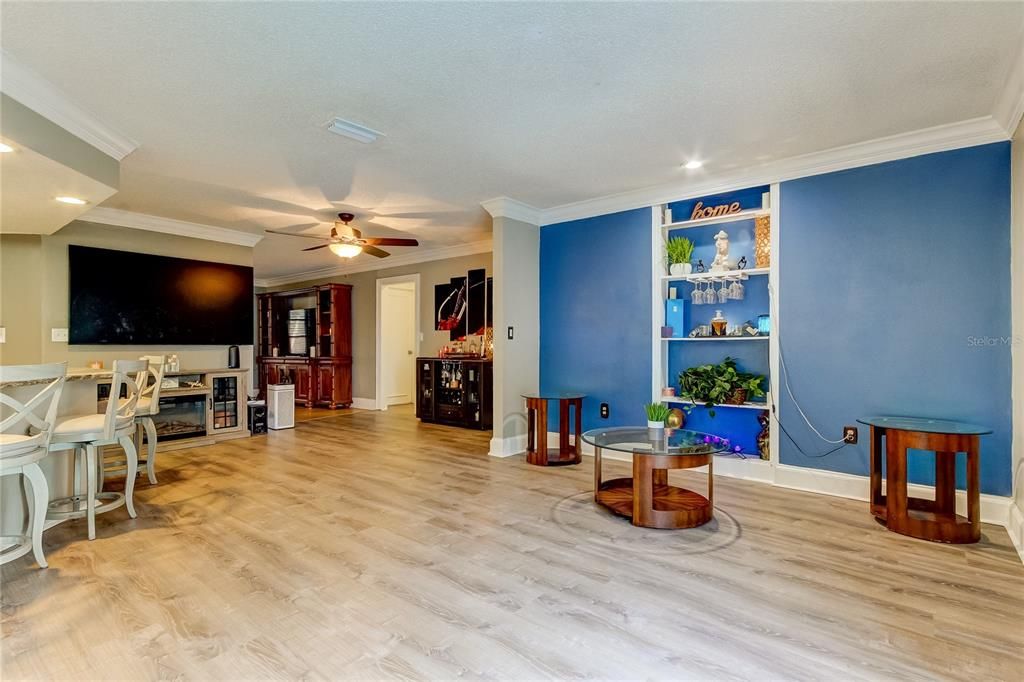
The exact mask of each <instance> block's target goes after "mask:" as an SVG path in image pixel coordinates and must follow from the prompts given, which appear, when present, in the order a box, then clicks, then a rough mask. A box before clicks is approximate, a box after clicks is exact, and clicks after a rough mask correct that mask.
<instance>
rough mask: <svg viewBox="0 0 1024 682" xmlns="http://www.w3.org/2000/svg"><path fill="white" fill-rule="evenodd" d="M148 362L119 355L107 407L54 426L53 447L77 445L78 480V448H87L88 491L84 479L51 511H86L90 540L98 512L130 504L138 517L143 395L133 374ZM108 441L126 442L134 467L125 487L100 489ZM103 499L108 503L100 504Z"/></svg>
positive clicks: (65, 515) (62, 515)
mask: <svg viewBox="0 0 1024 682" xmlns="http://www.w3.org/2000/svg"><path fill="white" fill-rule="evenodd" d="M148 365H149V363H148V361H146V360H115V361H114V371H113V377H112V378H111V382H110V398H109V400H108V401H107V409H106V412H104V413H102V414H87V415H79V416H74V417H65V418H63V419H59V420H58V421H57V425H56V427H55V428H54V430H53V436H52V438H51V440H50V451H51V452H55V451H58V450H74V451H75V459H76V474H75V478H76V480H78V479H79V477H80V473H79V472H80V471H81V470H80V469H79V468H78V466H77V464H78V462H77V460H78V453H79V451H80V450H81V449H82V448H84V449H85V474H86V482H85V490H84V491H82V490H81V486H80V485H79V486H77V487H76V492H77V494H75V495H72V496H70V497H64V498H61V499H58V500H54V501H53V502H51V503H50V507H49V513H48V514H47V517H48V518H51V519H80V518H82V517H83V516H84V517H85V518H86V519H87V520H88V529H89V539H90V540H95V539H96V515H97V514H103V513H105V512H108V511H112V510H114V509H117V508H118V507H121V506H125V507H127V508H128V516H130V517H132V518H133V519H134V518H135V517H136V514H135V504H134V501H133V499H132V496H133V495H134V494H135V476H136V474H137V473H138V467H139V459H138V453H136V451H135V443H133V442H132V436H133V435H134V433H135V406H136V404H137V403H138V400H139V393H140V389H139V385H138V383H136V380H135V378H134V377H132V376H130V375H136V376H137V375H138V374H140V373H143V374H144V373H145V372H146V371H147V369H148ZM122 388H123V389H125V392H126V393H125V394H126V397H125V398H120V395H121V390H122ZM104 445H120V446H121V447H122V448H124V452H125V456H126V459H127V468H128V475H127V477H126V478H125V483H124V493H115V492H100V491H99V485H98V483H99V481H98V480H97V478H98V474H99V451H98V450H97V448H101V447H103V446H104ZM83 497H84V499H83ZM97 500H100V501H101V502H103V504H100V505H98V506H97V504H96V501H97ZM83 501H84V502H85V507H84V508H83V507H82V502H83Z"/></svg>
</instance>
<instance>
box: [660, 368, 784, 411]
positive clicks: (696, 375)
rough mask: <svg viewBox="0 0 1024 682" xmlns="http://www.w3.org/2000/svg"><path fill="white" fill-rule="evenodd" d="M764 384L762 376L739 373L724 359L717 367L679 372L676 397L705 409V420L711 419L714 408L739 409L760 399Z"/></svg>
mask: <svg viewBox="0 0 1024 682" xmlns="http://www.w3.org/2000/svg"><path fill="white" fill-rule="evenodd" d="M763 381H764V377H763V376H761V375H759V374H751V373H749V372H741V371H739V370H738V369H736V361H735V360H734V359H732V358H726V359H725V360H723V361H722V362H720V363H718V364H717V365H698V366H696V367H691V368H689V369H688V370H686V371H684V372H680V373H679V395H680V396H681V397H683V398H685V399H686V400H689V401H692V402H693V404H695V405H704V406H705V407H706V408H708V416H710V417H714V416H715V405H742V404H743V403H745V402H747V401H748V400H750V399H751V398H760V397H761V396H763V395H764V389H763V388H762V387H761V383H762V382H763ZM690 409H693V408H692V407H690Z"/></svg>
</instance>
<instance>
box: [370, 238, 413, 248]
mask: <svg viewBox="0 0 1024 682" xmlns="http://www.w3.org/2000/svg"><path fill="white" fill-rule="evenodd" d="M363 242H364V243H366V244H370V245H373V246H419V245H420V243H419V242H418V241H416V240H415V239H401V238H398V237H367V238H365V239H363Z"/></svg>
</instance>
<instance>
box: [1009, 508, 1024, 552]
mask: <svg viewBox="0 0 1024 682" xmlns="http://www.w3.org/2000/svg"><path fill="white" fill-rule="evenodd" d="M1006 530H1007V532H1008V533H1009V534H1010V540H1012V541H1013V546H1014V547H1016V548H1017V554H1019V555H1020V560H1021V561H1024V510H1022V509H1021V508H1020V507H1019V506H1017V504H1016V503H1015V502H1011V503H1010V511H1009V514H1008V515H1007V522H1006Z"/></svg>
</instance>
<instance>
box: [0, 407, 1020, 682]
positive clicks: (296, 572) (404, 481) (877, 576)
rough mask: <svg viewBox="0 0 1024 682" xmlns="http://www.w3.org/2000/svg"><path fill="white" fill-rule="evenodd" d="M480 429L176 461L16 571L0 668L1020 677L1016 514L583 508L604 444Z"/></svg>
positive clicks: (341, 435)
mask: <svg viewBox="0 0 1024 682" xmlns="http://www.w3.org/2000/svg"><path fill="white" fill-rule="evenodd" d="M488 437H489V434H487V433H478V432H472V431H464V430H458V429H449V428H445V427H439V426H429V425H420V424H418V423H417V422H416V421H415V420H414V419H413V418H412V416H411V414H410V412H409V410H408V409H407V408H405V409H399V410H391V411H389V412H388V413H376V412H348V413H344V414H339V415H338V417H337V418H325V419H316V420H313V421H308V422H305V423H302V424H299V426H298V427H297V428H296V429H294V430H291V431H283V432H275V433H271V434H269V435H267V436H262V437H257V438H252V439H248V440H236V441H228V442H225V443H222V444H219V445H216V446H211V447H206V448H197V449H193V450H182V451H177V452H173V453H169V454H167V455H164V456H162V457H161V460H160V479H161V484H160V485H159V486H156V487H152V486H148V485H141V486H140V487H139V488H138V489H137V492H136V509H137V510H138V512H139V518H138V519H136V520H129V519H128V517H127V514H126V513H125V511H124V510H123V509H120V510H117V511H114V512H112V513H110V514H107V515H104V516H103V517H101V518H100V519H99V521H98V529H97V534H98V538H97V540H95V541H93V542H89V541H87V540H86V539H85V524H84V521H76V522H71V523H67V524H64V525H63V526H60V527H58V528H55V529H54V530H52V531H50V532H48V533H47V535H46V540H45V546H46V551H47V557H48V559H49V561H50V568H49V569H48V570H45V571H41V570H38V569H36V568H35V565H34V564H33V563H32V562H31V557H25V558H23V559H19V560H18V561H16V562H13V563H11V564H8V565H6V566H4V567H3V568H2V579H3V585H2V603H3V610H2V635H3V638H2V644H0V646H2V660H0V677H2V679H4V680H15V679H24V678H36V679H44V678H48V679H101V678H120V679H156V678H183V679H218V680H226V679H240V678H248V679H256V678H279V679H284V678H287V679H295V678H330V679H342V678H350V679H354V678H358V679H385V678H387V679H391V678H403V679H418V678H433V679H452V678H457V677H461V678H466V679H482V678H486V679H550V678H559V679H565V678H616V679H627V678H648V679H657V678H660V679H665V678H675V679H680V678H685V679H701V680H706V679H733V680H735V679H749V680H768V679H801V680H812V679H817V680H855V679H899V680H910V679H923V678H947V679H972V680H993V679H1002V680H1011V679H1016V680H1020V679H1021V678H1022V677H1024V567H1022V566H1021V563H1020V560H1019V559H1018V557H1017V555H1016V554H1015V552H1014V550H1013V549H1012V547H1011V546H1010V543H1009V539H1008V537H1007V534H1006V532H1005V531H1004V530H1003V529H1001V528H998V527H994V526H984V527H983V536H984V537H983V540H982V542H981V543H980V544H978V545H974V546H950V545H939V544H931V543H927V542H921V541H917V540H912V539H910V538H906V537H902V536H899V535H896V534H893V533H890V532H887V531H886V530H884V529H883V528H882V527H880V526H879V525H878V524H877V523H876V522H875V521H874V520H873V519H872V518H871V516H870V514H869V513H868V508H867V504H866V503H861V502H856V501H850V500H844V499H838V498H831V497H824V496H818V495H812V494H807V493H800V492H795V491H789V490H782V489H778V488H771V487H769V486H765V485H760V484H755V483H749V482H743V481H736V480H730V479H726V478H718V479H717V480H716V486H715V501H716V516H717V519H716V520H715V521H713V522H712V523H711V524H709V525H708V526H705V527H702V528H700V529H694V530H686V531H653V530H643V529H638V528H634V527H633V526H631V525H629V523H628V522H626V521H624V520H622V519H619V518H616V517H613V516H611V515H610V514H609V513H607V512H606V511H604V510H603V509H599V508H596V507H595V506H594V504H593V501H592V498H591V485H592V480H591V475H592V468H591V460H590V459H589V458H584V463H583V464H582V465H580V466H576V467H563V468H554V469H542V468H539V467H533V466H529V465H527V464H525V462H524V461H523V460H522V458H509V459H494V458H489V457H487V456H486V455H485V452H486V449H487V440H488ZM607 466H608V469H609V471H608V473H607V474H606V475H609V476H610V475H615V474H617V473H618V474H619V475H626V471H627V469H626V465H624V464H622V463H618V462H610V463H608V464H607ZM620 472H621V473H620ZM672 478H673V480H680V481H682V480H687V479H688V478H689V477H688V476H687V475H682V476H679V477H678V479H677V477H676V474H675V473H673V474H672ZM141 480H142V479H140V481H141ZM700 480H701V478H700V476H699V475H694V477H693V481H694V483H695V484H696V482H697V481H700Z"/></svg>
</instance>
